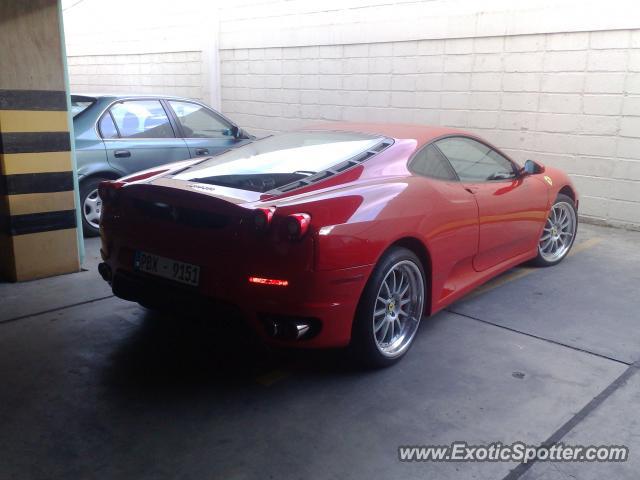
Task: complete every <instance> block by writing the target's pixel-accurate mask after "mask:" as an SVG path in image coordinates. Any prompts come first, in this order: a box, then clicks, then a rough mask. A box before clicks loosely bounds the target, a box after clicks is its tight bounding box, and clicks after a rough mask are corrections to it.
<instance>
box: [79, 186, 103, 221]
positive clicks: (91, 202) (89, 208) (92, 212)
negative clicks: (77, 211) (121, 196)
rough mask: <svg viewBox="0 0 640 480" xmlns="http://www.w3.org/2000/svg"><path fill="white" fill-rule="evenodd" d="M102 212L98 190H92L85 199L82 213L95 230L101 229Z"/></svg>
mask: <svg viewBox="0 0 640 480" xmlns="http://www.w3.org/2000/svg"><path fill="white" fill-rule="evenodd" d="M101 210H102V200H100V195H98V189H97V188H96V189H95V190H92V191H91V192H89V194H88V195H87V196H86V197H85V199H84V205H83V209H82V212H83V214H84V218H85V220H86V221H87V223H88V224H89V225H91V226H92V227H93V228H100V211H101Z"/></svg>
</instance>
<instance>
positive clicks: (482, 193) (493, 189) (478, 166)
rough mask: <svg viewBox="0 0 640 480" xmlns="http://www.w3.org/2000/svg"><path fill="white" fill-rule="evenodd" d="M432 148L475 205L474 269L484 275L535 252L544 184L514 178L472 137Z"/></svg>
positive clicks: (508, 166)
mask: <svg viewBox="0 0 640 480" xmlns="http://www.w3.org/2000/svg"><path fill="white" fill-rule="evenodd" d="M436 145H437V146H438V148H439V149H440V150H441V151H442V153H444V155H445V156H446V157H447V158H448V159H449V161H450V162H451V165H452V166H453V168H454V170H455V171H456V174H457V175H458V178H459V179H460V181H461V182H462V184H463V185H464V187H465V188H466V189H467V191H468V192H470V193H471V194H472V195H473V196H474V198H475V200H476V202H477V204H478V213H479V242H478V254H477V255H476V256H475V258H474V260H473V267H474V269H475V270H477V271H482V270H487V269H489V268H491V267H494V266H496V265H498V264H500V263H502V262H505V261H507V260H509V259H512V258H514V257H516V256H518V255H522V254H524V253H527V252H529V251H531V250H533V249H535V248H536V245H537V242H538V238H539V235H540V231H541V229H542V226H543V225H544V222H545V219H546V215H547V207H548V198H547V196H548V195H547V188H546V186H545V185H544V183H543V182H540V181H539V180H538V179H536V178H534V177H531V176H522V175H520V174H519V173H518V168H517V166H516V165H515V164H514V163H513V162H511V161H510V160H509V159H508V158H506V157H505V156H504V155H502V154H500V153H498V152H497V151H496V150H495V149H493V148H491V147H490V146H488V145H486V144H484V143H482V142H479V141H477V140H474V139H472V138H468V137H462V136H455V137H447V138H444V139H442V140H438V141H437V142H436Z"/></svg>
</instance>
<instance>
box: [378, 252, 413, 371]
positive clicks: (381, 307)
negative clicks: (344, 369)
mask: <svg viewBox="0 0 640 480" xmlns="http://www.w3.org/2000/svg"><path fill="white" fill-rule="evenodd" d="M423 307H424V280H423V278H422V274H421V273H420V269H419V268H418V266H417V265H416V264H415V263H413V262H411V261H409V260H402V261H400V262H398V263H396V264H395V265H393V266H392V267H391V268H390V269H389V271H388V272H387V274H386V275H385V277H384V280H383V281H382V284H381V285H380V288H379V289H378V294H377V296H376V302H375V307H374V309H373V335H374V338H375V341H376V346H377V347H378V350H379V351H380V353H382V354H383V355H384V356H386V357H391V358H392V357H397V356H399V355H401V354H402V353H404V351H405V350H406V349H407V348H409V345H411V341H412V340H413V337H414V336H415V334H416V332H417V331H418V326H419V325H420V319H421V317H422V309H423Z"/></svg>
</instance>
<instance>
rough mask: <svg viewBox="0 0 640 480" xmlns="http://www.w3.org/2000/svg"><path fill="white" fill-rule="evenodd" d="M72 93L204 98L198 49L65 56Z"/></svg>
mask: <svg viewBox="0 0 640 480" xmlns="http://www.w3.org/2000/svg"><path fill="white" fill-rule="evenodd" d="M67 60H68V65H69V82H70V86H71V91H72V92H74V93H87V92H97V93H157V94H163V95H177V96H182V97H188V98H196V99H200V100H204V90H205V88H204V83H205V80H204V78H203V77H204V75H203V65H202V52H201V51H185V52H164V53H143V54H111V55H78V56H69V57H68V59H67Z"/></svg>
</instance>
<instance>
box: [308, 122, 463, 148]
mask: <svg viewBox="0 0 640 480" xmlns="http://www.w3.org/2000/svg"><path fill="white" fill-rule="evenodd" d="M301 130H334V131H343V132H357V133H367V134H370V135H383V136H385V137H390V138H393V139H396V140H401V139H405V140H415V141H416V142H417V143H418V146H421V145H425V144H427V143H429V142H431V141H432V140H434V139H436V138H439V137H442V136H446V135H464V136H468V137H475V135H473V134H471V133H468V132H464V131H462V130H457V129H454V128H448V127H440V126H431V125H415V124H409V123H351V122H329V123H321V124H317V125H313V126H309V127H305V128H302V129H301Z"/></svg>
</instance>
